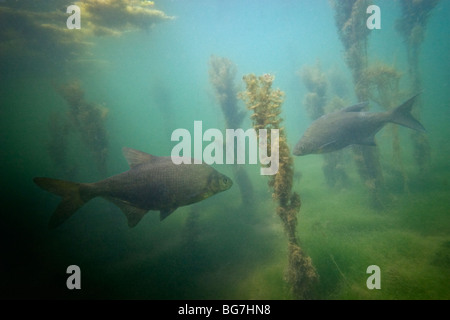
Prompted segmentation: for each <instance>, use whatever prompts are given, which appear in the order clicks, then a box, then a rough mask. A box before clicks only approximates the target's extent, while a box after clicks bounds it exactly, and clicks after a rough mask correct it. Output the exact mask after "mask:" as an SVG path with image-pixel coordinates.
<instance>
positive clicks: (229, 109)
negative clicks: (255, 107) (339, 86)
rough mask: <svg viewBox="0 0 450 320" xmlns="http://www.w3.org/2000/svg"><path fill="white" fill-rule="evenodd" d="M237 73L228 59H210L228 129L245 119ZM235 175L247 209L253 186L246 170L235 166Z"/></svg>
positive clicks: (212, 74)
mask: <svg viewBox="0 0 450 320" xmlns="http://www.w3.org/2000/svg"><path fill="white" fill-rule="evenodd" d="M236 72H237V68H236V65H235V64H234V63H233V62H232V61H231V60H229V59H227V58H222V57H217V56H211V58H210V59H209V81H210V82H211V83H212V85H213V86H214V89H215V93H216V98H217V100H218V102H219V105H220V108H221V110H222V114H223V116H224V118H225V124H226V128H227V129H238V128H240V127H241V124H242V121H243V120H244V117H245V111H243V110H239V109H240V108H239V105H238V99H237V94H238V92H237V88H236V85H235V83H234V79H235V77H236ZM236 147H237V146H235V148H236ZM237 154H238V152H236V151H235V152H234V156H235V158H236V156H237ZM234 160H235V161H234V163H236V159H234ZM233 173H234V176H235V180H236V183H237V184H238V186H239V190H240V192H241V199H242V203H243V204H244V205H245V206H247V207H251V206H253V204H254V196H253V186H252V183H251V181H250V178H249V177H248V175H247V172H246V171H245V168H244V167H243V166H233Z"/></svg>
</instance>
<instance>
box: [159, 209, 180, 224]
mask: <svg viewBox="0 0 450 320" xmlns="http://www.w3.org/2000/svg"><path fill="white" fill-rule="evenodd" d="M176 209H177V208H170V209H163V210H160V211H159V221H163V220H164V219H165V218H167V217H168V216H169V215H170V214H171V213H172V212H174V211H175V210H176Z"/></svg>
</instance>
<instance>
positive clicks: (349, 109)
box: [341, 101, 369, 112]
mask: <svg viewBox="0 0 450 320" xmlns="http://www.w3.org/2000/svg"><path fill="white" fill-rule="evenodd" d="M368 104H369V101H364V102H361V103H358V104H354V105H352V106H350V107H347V108H344V109H342V110H341V112H360V111H362V110H363V109H364V108H365V107H367V105H368Z"/></svg>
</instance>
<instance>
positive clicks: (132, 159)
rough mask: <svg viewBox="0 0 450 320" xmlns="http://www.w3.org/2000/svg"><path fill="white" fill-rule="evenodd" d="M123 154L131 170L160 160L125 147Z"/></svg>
mask: <svg viewBox="0 0 450 320" xmlns="http://www.w3.org/2000/svg"><path fill="white" fill-rule="evenodd" d="M122 152H123V155H124V157H125V159H127V162H128V165H129V166H130V168H133V167H135V166H137V165H140V164H142V163H146V162H152V161H155V160H156V159H158V157H156V156H152V155H151V154H148V153H145V152H142V151H139V150H136V149H132V148H127V147H123V148H122Z"/></svg>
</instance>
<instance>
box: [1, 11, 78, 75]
mask: <svg viewBox="0 0 450 320" xmlns="http://www.w3.org/2000/svg"><path fill="white" fill-rule="evenodd" d="M64 19H65V15H64V14H63V13H62V12H35V11H27V10H25V9H21V10H16V9H13V8H9V7H6V6H0V70H2V73H3V74H4V75H5V77H6V75H8V74H9V73H13V72H17V70H21V69H23V68H24V66H28V68H27V69H28V70H36V69H37V70H38V71H39V72H42V73H44V72H48V70H47V69H48V68H50V69H51V70H53V71H61V68H63V67H64V66H65V65H66V61H67V60H70V59H72V58H74V57H75V56H76V55H77V53H79V52H82V51H83V50H84V49H85V48H86V47H87V43H86V42H84V41H83V40H82V38H81V34H80V33H76V32H70V30H68V29H67V28H65V26H64V27H58V23H59V22H60V21H64Z"/></svg>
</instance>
